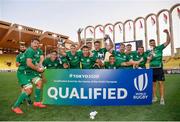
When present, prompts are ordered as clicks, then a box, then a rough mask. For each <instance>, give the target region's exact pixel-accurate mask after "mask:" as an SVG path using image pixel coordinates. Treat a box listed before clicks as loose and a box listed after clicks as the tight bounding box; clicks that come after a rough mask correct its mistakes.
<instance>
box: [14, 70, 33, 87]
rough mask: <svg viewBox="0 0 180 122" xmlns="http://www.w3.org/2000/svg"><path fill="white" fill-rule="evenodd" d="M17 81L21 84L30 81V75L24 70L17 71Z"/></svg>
mask: <svg viewBox="0 0 180 122" xmlns="http://www.w3.org/2000/svg"><path fill="white" fill-rule="evenodd" d="M17 78H18V82H19V84H20V85H21V86H24V85H26V84H29V83H31V79H32V78H31V77H30V76H28V75H26V74H25V73H24V72H20V71H17Z"/></svg>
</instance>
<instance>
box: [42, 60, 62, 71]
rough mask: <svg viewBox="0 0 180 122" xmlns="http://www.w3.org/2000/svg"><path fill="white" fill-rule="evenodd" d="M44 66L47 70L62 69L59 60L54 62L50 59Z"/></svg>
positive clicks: (44, 62)
mask: <svg viewBox="0 0 180 122" xmlns="http://www.w3.org/2000/svg"><path fill="white" fill-rule="evenodd" d="M43 66H44V67H46V68H47V69H58V68H59V67H60V63H59V60H58V59H56V60H54V61H52V60H51V59H50V58H46V59H45V60H44V61H43Z"/></svg>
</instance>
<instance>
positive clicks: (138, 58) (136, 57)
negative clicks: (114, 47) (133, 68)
mask: <svg viewBox="0 0 180 122" xmlns="http://www.w3.org/2000/svg"><path fill="white" fill-rule="evenodd" d="M141 59H143V61H141V63H140V64H139V67H141V68H145V67H146V61H147V55H146V53H143V54H139V53H138V52H136V53H135V54H134V57H133V60H134V61H139V60H141Z"/></svg>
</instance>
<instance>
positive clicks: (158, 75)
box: [148, 29, 171, 105]
mask: <svg viewBox="0 0 180 122" xmlns="http://www.w3.org/2000/svg"><path fill="white" fill-rule="evenodd" d="M163 32H164V33H165V34H166V35H167V39H166V42H165V43H163V44H161V45H158V46H156V43H155V40H154V39H151V40H149V45H150V47H151V48H152V50H151V51H150V52H149V57H148V60H149V61H150V67H151V68H152V69H153V100H152V102H156V101H157V100H158V99H157V96H156V83H157V82H156V81H158V83H159V92H160V104H161V105H164V104H165V100H164V81H165V77H164V72H163V62H162V57H163V49H165V48H166V47H167V46H168V44H169V43H170V41H171V39H170V34H169V31H168V30H167V29H165V30H164V31H163Z"/></svg>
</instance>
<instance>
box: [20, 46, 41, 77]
mask: <svg viewBox="0 0 180 122" xmlns="http://www.w3.org/2000/svg"><path fill="white" fill-rule="evenodd" d="M24 55H25V59H26V60H27V59H28V58H30V59H32V63H33V64H34V65H38V63H39V59H40V58H39V57H40V53H38V51H37V50H34V49H33V48H32V47H29V48H28V49H27V50H26V51H25V54H24ZM26 65H27V64H26ZM25 71H26V72H32V73H36V74H37V73H38V72H37V71H35V70H33V69H31V68H30V67H28V66H27V68H26V70H25Z"/></svg>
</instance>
